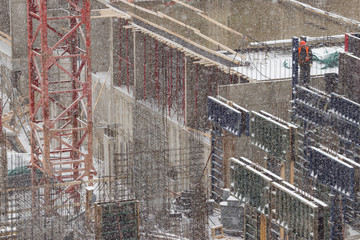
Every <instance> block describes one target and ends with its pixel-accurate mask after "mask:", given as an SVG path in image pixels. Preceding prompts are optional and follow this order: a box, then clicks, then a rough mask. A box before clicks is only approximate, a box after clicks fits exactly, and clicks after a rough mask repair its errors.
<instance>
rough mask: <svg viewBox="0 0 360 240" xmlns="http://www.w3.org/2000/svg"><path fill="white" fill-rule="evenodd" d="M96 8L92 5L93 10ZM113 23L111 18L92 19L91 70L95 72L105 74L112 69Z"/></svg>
mask: <svg viewBox="0 0 360 240" xmlns="http://www.w3.org/2000/svg"><path fill="white" fill-rule="evenodd" d="M92 4H93V3H92ZM94 7H96V6H93V5H92V8H94ZM98 7H101V6H98ZM111 22H112V19H110V18H94V19H91V54H92V56H91V68H92V71H93V72H104V71H107V70H108V69H109V67H110V49H112V48H109V47H110V44H111V43H112V42H111V39H110V37H111V36H110V33H111V31H110V25H111Z"/></svg>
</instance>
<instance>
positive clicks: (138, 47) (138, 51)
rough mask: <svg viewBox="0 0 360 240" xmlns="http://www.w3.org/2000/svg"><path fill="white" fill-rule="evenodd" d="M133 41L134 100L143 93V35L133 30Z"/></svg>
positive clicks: (139, 97)
mask: <svg viewBox="0 0 360 240" xmlns="http://www.w3.org/2000/svg"><path fill="white" fill-rule="evenodd" d="M133 36H134V41H133V46H134V96H135V100H139V99H143V94H144V82H143V79H144V69H143V67H144V61H145V60H144V36H143V34H141V33H139V32H133Z"/></svg>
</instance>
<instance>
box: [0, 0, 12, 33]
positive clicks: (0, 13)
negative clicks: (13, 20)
mask: <svg viewBox="0 0 360 240" xmlns="http://www.w3.org/2000/svg"><path fill="white" fill-rule="evenodd" d="M9 3H10V0H3V1H1V8H0V19H1V21H0V31H2V32H4V33H6V34H8V35H10V14H9Z"/></svg>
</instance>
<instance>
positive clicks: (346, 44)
mask: <svg viewBox="0 0 360 240" xmlns="http://www.w3.org/2000/svg"><path fill="white" fill-rule="evenodd" d="M348 51H349V33H345V52H348Z"/></svg>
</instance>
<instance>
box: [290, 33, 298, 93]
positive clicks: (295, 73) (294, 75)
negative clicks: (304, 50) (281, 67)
mask: <svg viewBox="0 0 360 240" xmlns="http://www.w3.org/2000/svg"><path fill="white" fill-rule="evenodd" d="M298 48H299V39H298V38H297V37H293V38H292V100H294V99H295V93H296V92H295V86H296V85H297V84H298V75H299V67H298V57H297V55H298Z"/></svg>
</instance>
